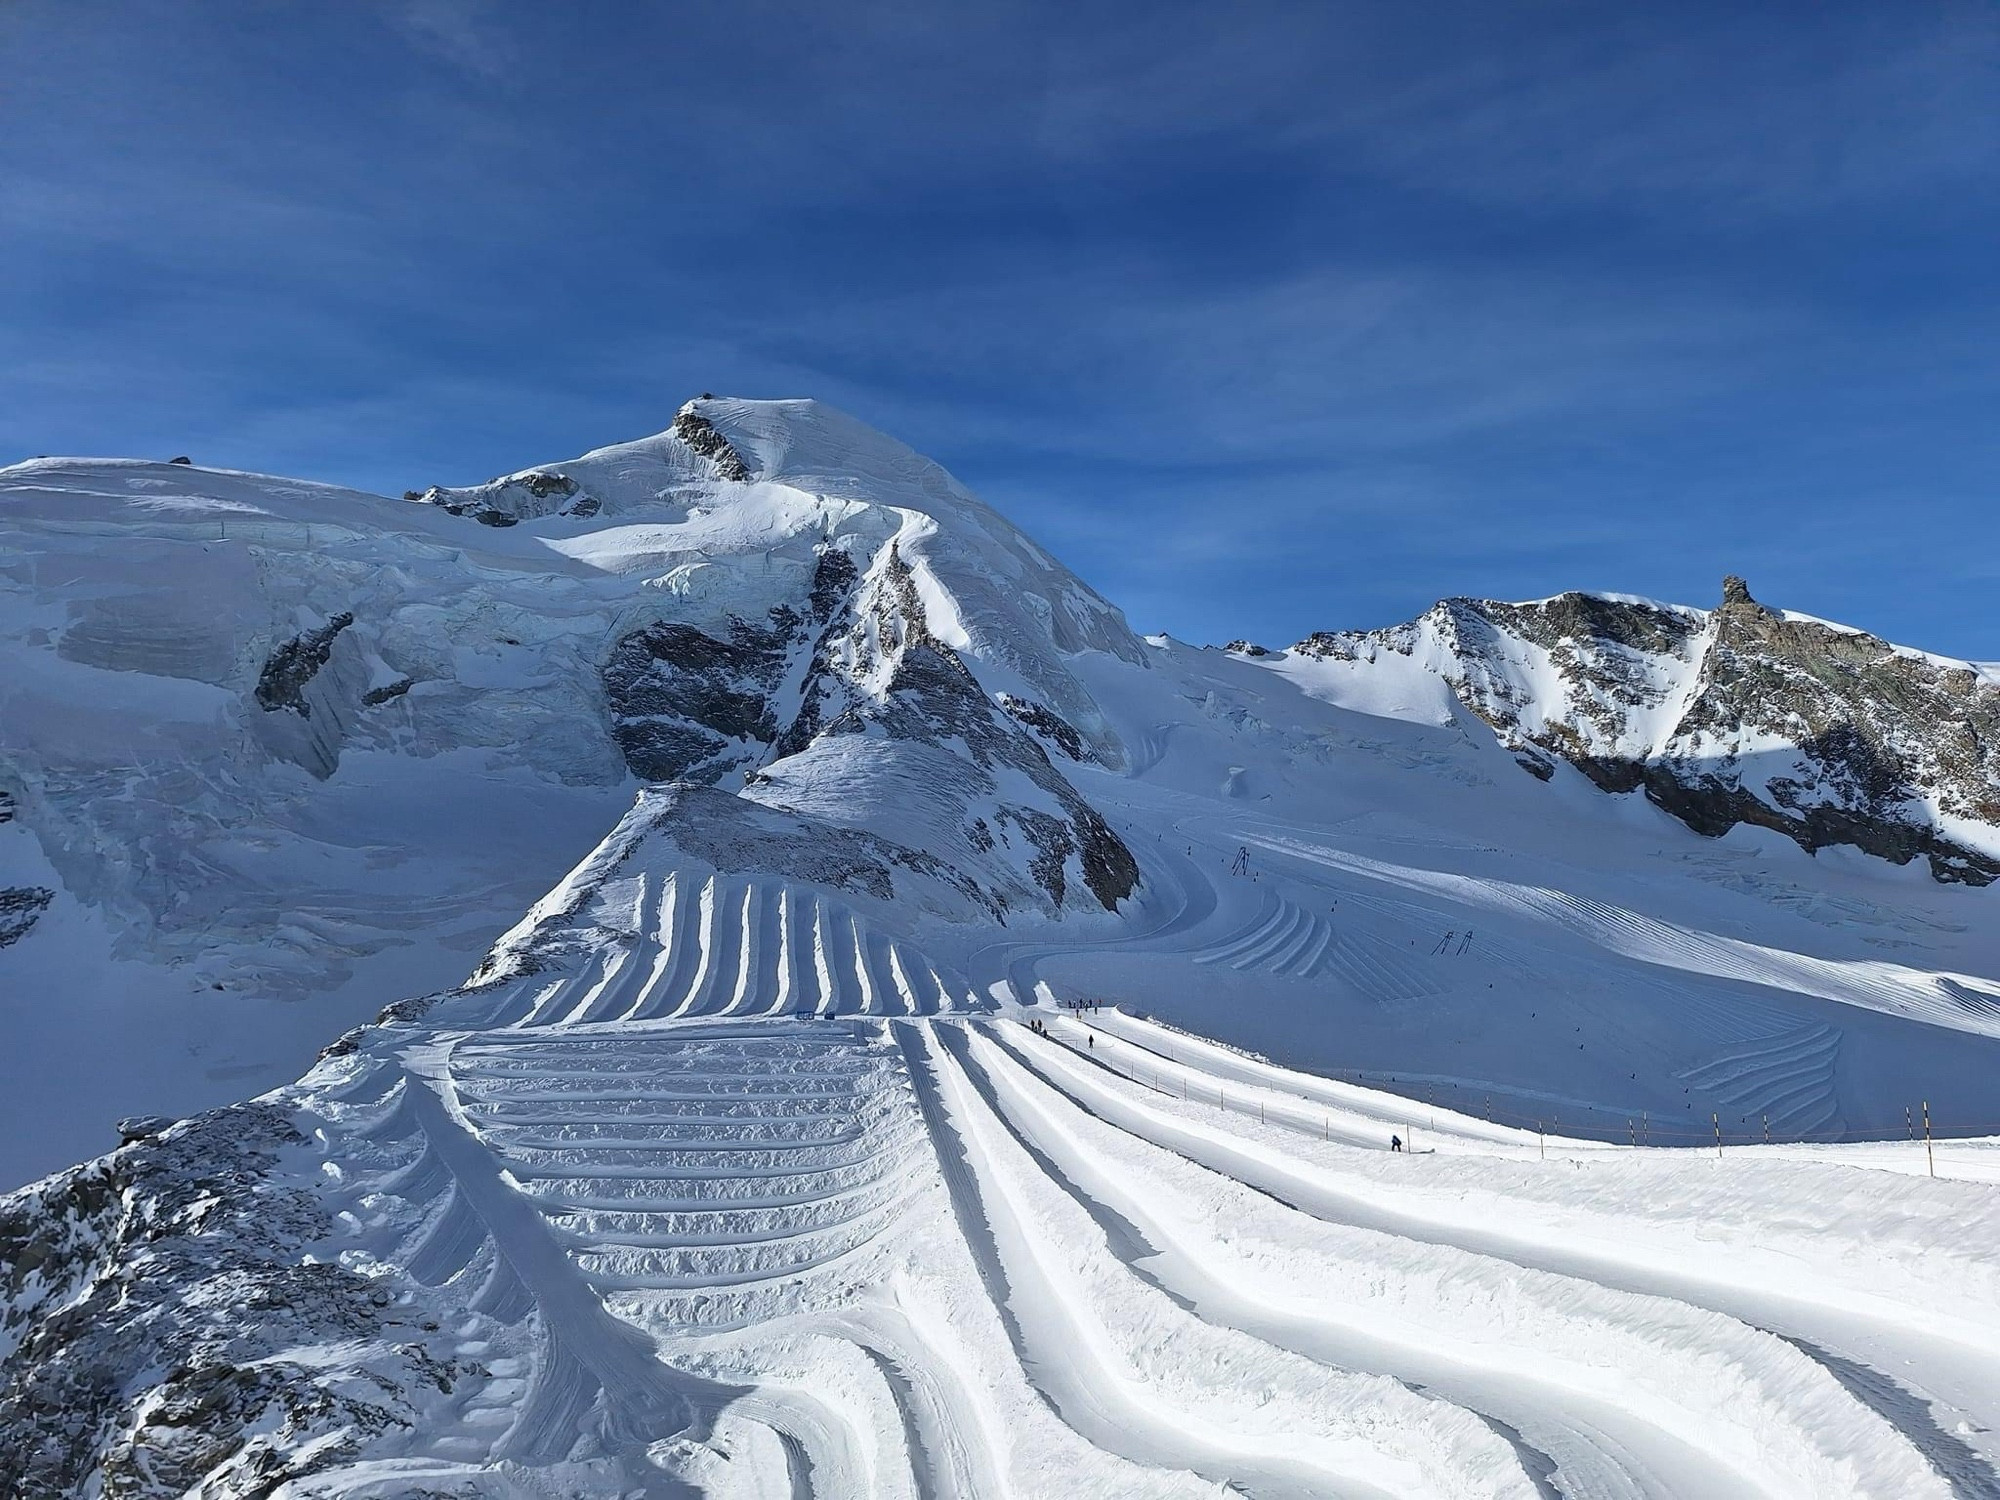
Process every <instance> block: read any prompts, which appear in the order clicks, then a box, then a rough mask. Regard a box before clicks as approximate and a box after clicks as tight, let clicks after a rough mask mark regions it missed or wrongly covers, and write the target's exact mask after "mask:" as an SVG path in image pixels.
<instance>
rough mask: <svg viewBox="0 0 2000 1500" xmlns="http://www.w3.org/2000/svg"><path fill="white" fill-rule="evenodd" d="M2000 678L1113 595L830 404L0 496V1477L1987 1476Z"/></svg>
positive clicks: (1943, 1484) (1305, 1486)
mask: <svg viewBox="0 0 2000 1500" xmlns="http://www.w3.org/2000/svg"><path fill="white" fill-rule="evenodd" d="M1992 692H1993V689H1992V687H1991V686H1990V685H1989V684H1988V682H1987V680H1986V678H1985V676H1984V674H1983V673H1981V672H1980V671H1978V670H1977V669H1974V668H1970V667H1967V666H1965V665H1964V664H1960V663H1947V662H1941V661H1938V660H1936V659H1933V658H1927V657H1921V656H1918V655H1916V654H1914V653H1908V652H1902V651H1899V650H1897V649H1896V648H1893V647H1889V646H1886V645H1884V644H1883V643H1881V642H1879V641H1875V640H1874V639H1873V638H1871V637H1867V636H1862V635H1859V634H1857V633H1854V632H1848V631H1843V630H1840V629H1839V628H1837V627H1832V626H1827V625H1824V624H1822V623H1820V622H1817V621H1812V620H1808V619H1805V618H1804V617H1800V616H1792V615H1782V614H1778V613H1775V612H1771V611H1767V610H1764V609H1762V608H1761V607H1760V606H1757V605H1755V604H1752V603H1751V602H1750V601H1749V599H1748V595H1747V592H1745V591H1743V590H1741V589H1740V588H1738V589H1733V590H1732V592H1731V596H1730V597H1729V598H1728V599H1727V600H1726V601H1725V603H1724V605H1723V607H1722V608H1721V609H1720V610H1717V611H1713V612H1702V611H1697V610H1689V609H1680V608H1676V607H1670V606H1661V605H1651V604H1647V603H1644V602H1643V601H1633V600H1625V599H1617V598H1609V597H1604V596H1592V595H1565V596H1562V597H1561V598H1558V599H1555V600H1550V601H1544V602H1543V603H1541V604H1532V605H1493V604H1473V603H1470V602H1467V601H1453V602H1451V603H1448V604H1446V605H1441V606H1439V608H1438V609H1437V610H1436V611H1433V612H1432V613H1431V614H1430V615H1428V616H1426V617H1425V618H1424V619H1423V620H1421V621H1419V622H1417V623H1416V624H1414V625H1411V626H1406V627H1401V628H1399V629H1397V630H1394V631H1385V632H1376V633H1372V634H1367V635H1346V636H1318V637H1314V638H1313V639H1312V640H1311V641H1308V642H1305V643H1302V644H1301V645H1300V646H1299V647H1297V648H1294V649H1293V650H1292V651H1290V652H1284V653H1276V654H1273V653H1268V652H1262V651H1259V650H1257V649H1255V648H1249V647H1243V648H1241V649H1230V650H1224V651H1216V650H1201V649H1195V648H1190V647H1187V646H1184V645H1182V644H1180V643H1177V642H1174V641H1172V640H1170V639H1167V638H1165V637H1153V638H1148V639H1143V640H1142V639H1140V638H1137V637H1135V636H1134V635H1133V634H1132V633H1131V632H1130V631H1129V630H1128V629H1127V627H1126V625H1125V622H1124V621H1123V619H1122V617H1121V616H1120V615H1119V614H1118V612H1117V611H1116V610H1115V609H1113V608H1112V607H1111V606H1109V605H1108V604H1106V603H1105V602H1104V601H1103V600H1102V599H1101V598H1099V597H1098V596H1097V595H1095V594H1094V593H1092V592H1091V591H1090V590H1089V589H1088V588H1087V587H1086V586H1085V585H1084V584H1082V583H1081V582H1080V581H1078V580H1077V579H1076V578H1075V577H1074V576H1072V575H1071V574H1070V573H1068V572H1067V571H1066V570H1064V569H1063V568H1062V567H1061V566H1060V565H1059V564H1057V563H1056V562H1055V561H1054V560H1052V559H1051V558H1049V557H1047V556H1046V555H1045V554H1044V553H1042V552H1041V551H1040V550H1039V549H1038V548H1037V547H1036V546H1035V545H1034V544H1033V543H1032V542H1030V541H1029V540H1027V539H1026V538H1025V537H1023V536H1022V535H1021V534H1020V533H1019V532H1018V531H1016V530H1015V529H1014V528H1012V527H1011V526H1010V525H1009V524H1008V523H1007V522H1006V521H1005V520H1003V519H1002V518H1000V517H999V516H997V515H996V514H995V513H994V512H992V511H991V510H990V509H988V508H987V507H985V506H984V505H982V504H981V503H980V502H979V501H978V500H977V499H975V498H974V497H972V496H971V495H969V494H968V493H967V492H966V491H965V490H964V489H963V488H962V487H961V486H959V485H958V484H957V483H956V482H955V481H953V480H952V479H951V478H950V477H949V476H948V475H946V474H945V473H944V472H943V471H942V470H941V469H939V468H938V467H937V466H936V465H934V464H931V463H929V462H928V461H926V460H924V459H922V458H920V457H918V456H917V455H915V454H913V453H911V452H910V451H909V450H908V449H906V448H904V447H902V446H901V445H899V444H896V443H894V442H893V441H891V440H889V439H887V438H884V437H882V436H881V435H880V434H877V433H873V432H871V431H869V430H868V429H866V428H864V427H861V426H860V425H859V424H857V423H854V422H853V421H851V420H850V419H848V418H846V417H843V416H841V415H840V414H838V413H835V412H832V411H830V410H828V409H826V408H824V407H821V406H818V405H816V404H814V403H811V402H792V401H788V402H750V401H735V400H717V399H714V398H707V397H704V398H702V399H701V400H699V401H695V402H691V403H689V404H688V406H687V407H685V408H684V409H683V410H682V411H681V413H680V414H679V415H678V416H677V417H676V418H675V419H674V422H673V424H672V426H671V427H670V429H669V430H668V431H666V432H663V433H661V434H659V435H658V436H656V437H653V438H648V439H644V440H641V441H639V442H636V443H629V444H622V445H619V446H616V447H612V448H605V449H600V450H598V451H596V452H593V453H590V454H587V455H585V456H583V457H582V458H579V459H574V460H569V461H566V462H563V463H559V464H550V465H543V466H539V467H537V468H535V469H531V470H524V471H522V472H521V473H518V474H515V475H511V476H508V477H506V478H503V479H499V480H495V481H493V482H492V483H490V484H485V485H479V486H473V487H469V488H464V489H445V488H432V489H428V490H414V491H412V492H410V494H409V495H408V496H406V497H405V498H404V499H402V500H393V499H386V498H382V497H377V496H370V495H361V494H356V493H354V492H350V491H343V490H336V489H331V488H328V487H325V486H319V485H312V484H305V483H301V482H296V481H289V480H280V479H273V478H269V477H265V476H256V475H246V474H237V473H230V472H223V471H213V470H204V469H199V468H195V467H193V466H180V465H155V464H142V463H131V462H122V463H121V462H111V461H81V460H42V461H37V462H35V463H31V464H25V465H19V466H16V467H15V468H12V469H7V470H0V1020H4V1024H5V1025H6V1027H7V1032H6V1036H7V1039H8V1041H9V1043H10V1047H9V1048H8V1049H7V1050H6V1052H5V1053H4V1054H0V1059H3V1060H0V1067H4V1068H5V1069H8V1070H11V1071H9V1072H7V1073H5V1075H4V1076H0V1146H4V1147H5V1149H6V1151H7V1152H8V1153H10V1154H8V1155H7V1156H6V1158H5V1163H4V1164H5V1166H6V1168H7V1170H8V1171H9V1172H10V1173H11V1174H12V1175H11V1176H10V1177H9V1178H8V1179H7V1180H8V1181H19V1180H22V1179H23V1178H25V1177H26V1176H28V1175H31V1174H32V1173H34V1172H38V1171H42V1170H45V1169H47V1168H48V1167H51V1166H54V1165H56V1164H58V1163H59V1162H60V1161H61V1160H66V1159H74V1158H75V1157H79V1156H83V1155H87V1154H89V1153H90V1152H91V1151H92V1150H95V1149H97V1148H96V1147H95V1146H94V1145H92V1144H90V1143H91V1142H92V1141H94V1140H96V1139H99V1138H100V1137H101V1136H103V1135H108V1133H109V1122H110V1121H111V1120H112V1119H114V1118H116V1116H117V1115H119V1114H127V1115H132V1116H135V1118H131V1119H128V1120H125V1121H123V1122H122V1123H121V1125H120V1127H119V1128H120V1133H121V1134H122V1136H123V1137H124V1139H125V1142H126V1143H125V1144H124V1145H122V1146H121V1147H120V1148H119V1149H117V1150H116V1151H113V1152H111V1153H110V1154H108V1155H105V1156H102V1157H99V1158H98V1159H96V1160H94V1161H90V1162H88V1163H87V1164H85V1165H83V1166H80V1167H74V1168H71V1169H69V1170H67V1171H62V1172H57V1173H56V1174H55V1175H53V1176H48V1177H45V1178H44V1179H43V1180H41V1181H39V1182H36V1183H34V1184H32V1185H31V1186H28V1187H26V1188H23V1189H21V1190H20V1191H18V1192H15V1193H13V1194H11V1195H9V1196H7V1197H4V1198H0V1493H4V1494H9V1495H12V1494H20V1495H24V1496H35V1497H41V1496H72V1495H75V1496H98V1497H107V1500H112V1497H117V1500H138V1497H147V1500H151V1497H165V1496H182V1495H200V1496H203V1497H206V1500H222V1497H249V1496H259V1497H265V1496H268V1497H283V1500H307V1497H335V1496H340V1497H348V1500H389V1497H404V1496H413V1495H425V1496H462V1497H472V1496H494V1497H507V1500H522V1497H529V1496H551V1495H563V1496H599V1495H602V1496H606V1497H609V1496H620V1497H626V1496H631V1495H635V1494H645V1495H660V1496H666V1495H686V1494H696V1493H700V1494H714V1495H720V1496H746V1497H748V1496H768V1495H787V1496H799V1495H805V1494H812V1495H819V1496H832V1497H846V1496H871V1497H873V1496H904V1495H908V1496H912V1497H915V1496H944V1495H952V1496H960V1495H964V1496H988V1495H991V1496H1005V1495H1012V1496H1024V1497H1025V1496H1064V1497H1071V1496H1178V1495H1215V1494H1222V1493H1248V1494H1256V1495H1260V1496H1278V1497H1289V1496H1301V1497H1303V1496H1320V1495H1329V1494H1339V1495H1354V1496H1366V1497H1378V1496H1390V1495H1394V1496H1399V1497H1401V1496H1452V1497H1461V1496H1504V1497H1515V1496H1519V1497H1522V1500H1529V1497H1540V1500H1547V1497H1549V1496H1577V1497H1581V1496H1614V1495H1615V1496H1632V1495H1638V1496H1673V1497H1685V1496H1689V1495H1701V1496H1704V1497H1706V1496H1738V1495H1787V1496H1789V1495H1798V1496H1816V1497H1817V1496H1835V1495H1870V1496H1895V1497H1905V1496H1932V1495H1935V1496H1961V1497H1962V1496H1989V1495H1995V1494H2000V1437H1996V1433H2000V1356H1996V1354H1995V1352H1994V1351H1995V1350H1996V1349H2000V1276H1996V1272H1995V1265H1994V1261H1993V1258H1992V1256H1991V1253H1990V1249H1989V1247H1990V1245H1991V1244H1992V1243H1993V1242H1994V1236H1995V1233H1996V1231H2000V1196H1996V1193H1997V1192H2000V1146H1996V1144H1995V1142H1994V1141H1992V1140H1964V1139H1951V1140H1946V1141H1945V1142H1943V1143H1942V1144H1940V1145H1938V1146H1937V1147H1936V1148H1935V1150H1934V1151H1927V1150H1926V1147H1925V1143H1924V1142H1923V1141H1922V1140H1921V1139H1916V1140H1913V1139H1912V1138H1911V1137H1912V1135H1913V1134H1916V1133H1918V1131H1919V1126H1918V1123H1917V1122H1918V1119H1919V1114H1918V1112H1919V1111H1921V1110H1923V1109H1925V1107H1926V1104H1927V1107H1928V1114H1929V1119H1930V1120H1931V1122H1932V1124H1933V1125H1934V1128H1935V1131H1936V1133H1937V1134H1939V1135H1941V1136H1946V1137H1966V1136H1970V1135H1974V1134H1979V1135H1991V1134H1994V1133H1995V1127H1996V1126H2000V1103H1996V1096H1995V1089H1994V1083H1993V1080H1994V1079H1995V1077H2000V926H1996V924H1995V923H1993V922H1992V920H1991V915H1990V906H1991V901H1992V899H1993V896H1992V893H1991V892H1990V891H1987V890H1983V889H1980V888H1979V886H1978V882H1979V881H1980V880H1982V879H1984V878H1986V877H1987V876H1990V875H1991V874H1992V873H1993V861H1994V859H1995V857H1996V855H2000V848H1996V845H1995V843H1994V835H1993V827H1992V818H1993V799H1994V796H1995V791H1996V777H1995V774H1994V767H1993V766H1992V764H1991V763H1990V762H1989V761H1988V760H1987V759H1986V756H1987V754H1988V750H1987V749H1986V747H1987V746H1988V745H1989V744H1990V736H1989V734H1988V728H1987V725H1988V720H1987V718H1986V717H1984V716H1985V715H1987V714H1989V713H1990V712H1991V698H1990V695H1991V693H1992ZM1517 762H1525V763H1529V764H1531V765H1532V767H1533V768H1534V769H1535V771H1536V774H1535V775H1534V776H1524V775H1522V774H1520V771H1519V769H1518V767H1517ZM1593 783H1594V784H1593ZM1640 788H1643V789H1644V791H1645V793H1646V796H1644V797H1634V796H1607V795H1605V790H1606V789H1609V790H1612V791H1621V790H1636V789H1640ZM1668 814H1672V816H1671V817H1670V816H1668ZM1690 825H1691V826H1690ZM1697 830H1698V831H1697ZM1844 846H1855V847H1844ZM1815 850H1816V851H1817V852H1816V853H1814V852H1810V851H1815ZM1860 851H1872V852H1875V853H1880V854H1883V855H1886V856H1888V857H1887V858H1886V859H1877V858H1873V857H1870V854H1869V853H1865V852H1860ZM1918 855H1922V856H1924V857H1925V860H1926V862H1927V866H1928V868H1926V867H1925V866H1920V865H1917V864H1915V858H1916V856H1918ZM1933 872H1934V873H1935V874H1937V875H1938V876H1940V877H1942V878H1941V879H1938V880H1933V879H1932V878H1931V874H1932V873H1933ZM481 955H483V957H482V956H481ZM468 970H469V971H471V972H470V974H469V975H468V972H467V971H468ZM1080 997H1088V998H1091V999H1094V1000H1100V1001H1103V1002H1105V1006H1104V1008H1102V1009H1097V1010H1091V1011H1088V1012H1086V1013H1084V1014H1082V1015H1080V1016H1078V1015H1073V1014H1070V1013H1067V1012H1064V1011H1061V1010H1059V1009H1058V1008H1057V1006H1056V1004H1055V1002H1056V1001H1058V1000H1069V1001H1072V1002H1073V1001H1075V1000H1077V999H1078V998H1080ZM385 1003H387V1009H385V1010H382V1011H381V1014H380V1016H379V1017H378V1018H377V1019H376V1020H375V1021H373V1022H372V1023H369V1024H362V1025H355V1024H354V1023H355V1022H357V1021H360V1020H361V1019H362V1018H363V1016H365V1015H368V1014H372V1013H373V1012H374V1011H376V1010H377V1009H380V1007H382V1006H383V1005H384V1004H385ZM1031 1020H1032V1023H1033V1024H1032V1025H1031V1024H1029V1022H1030V1021H1031ZM1203 1034H1205V1035H1207V1036H1209V1037H1215V1038H1219V1039H1220V1040H1218V1041H1208V1040H1204V1039H1203ZM308 1039H310V1044H308ZM322 1047H323V1049H324V1050H323V1051H322V1052H321V1055H320V1058H319V1061H318V1062H317V1063H316V1064H312V1065H310V1067H309V1068H308V1064H309V1061H310V1058H311V1054H312V1052H313V1051H314V1050H318V1049H320V1048H322ZM302 1071H303V1072H304V1077H302V1078H299V1080H298V1081H297V1082H296V1083H293V1082H287V1081H286V1080H288V1079H290V1078H293V1077H297V1075H298V1074H299V1073H300V1072H302ZM273 1085H276V1086H275V1087H273ZM258 1090H266V1091H265V1092H262V1093H260V1094H259V1096H258V1097H257V1098H255V1099H253V1100H252V1101H251V1102H249V1103H243V1104H232V1103H228V1102H227V1101H229V1100H231V1099H234V1098H240V1097H241V1096H243V1095H244V1094H248V1093H255V1092H257V1091H258ZM218 1104H220V1105H222V1106H223V1107H221V1108H214V1109H210V1111H209V1112H208V1113H197V1112H196V1111H198V1110H200V1109H201V1108H204V1107H207V1106H213V1105H218ZM142 1113H145V1114H160V1113H164V1114H165V1115H166V1116H169V1117H171V1116H182V1115H185V1116H187V1118H184V1119H179V1120H178V1121H176V1120H175V1119H173V1118H136V1116H138V1115H140V1114H142ZM1392 1135H1394V1136H1395V1137H1397V1138H1398V1141H1399V1143H1405V1142H1407V1143H1408V1144H1410V1145H1411V1146H1412V1148H1413V1149H1412V1151H1411V1152H1409V1153H1391V1152H1390V1151H1388V1150H1387V1149H1386V1148H1387V1147H1388V1145H1389V1141H1390V1137H1391V1136H1392ZM1718 1158H1719V1159H1718ZM1933 1164H1934V1165H1935V1167H1936V1169H1937V1172H1938V1177H1937V1178H1936V1179H1935V1180H1934V1179H1933V1178H1932V1177H1931V1176H1929V1175H1926V1174H1927V1172H1928V1169H1929V1168H1930V1167H1931V1166H1932V1165H1933Z"/></svg>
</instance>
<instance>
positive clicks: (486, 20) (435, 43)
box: [388, 0, 518, 79]
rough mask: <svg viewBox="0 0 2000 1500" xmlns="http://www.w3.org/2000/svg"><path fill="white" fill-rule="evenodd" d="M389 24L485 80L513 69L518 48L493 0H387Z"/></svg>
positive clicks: (451, 62) (407, 36) (429, 50)
mask: <svg viewBox="0 0 2000 1500" xmlns="http://www.w3.org/2000/svg"><path fill="white" fill-rule="evenodd" d="M388 14H389V19H390V21H391V23H392V24H393V25H394V26H395V27H396V29H397V30H398V31H400V32H401V33H402V34H403V35H404V36H405V37H406V38H408V39H409V40H410V41H411V42H412V43H414V44H415V45H416V46H418V47H421V48H422V49H424V50H425V51H426V52H430V53H433V54H435V55H436V56H438V57H441V58H443V59H444V60H445V61H446V62H448V63H450V64H451V65H452V66H453V67H456V68H460V69H463V70H464V71H465V72H467V73H471V74H475V75H477V76H478V77H481V78H486V79H499V78H504V77H506V76H507V75H508V74H509V73H510V72H512V71H513V70H514V68H515V66H516V64H517V61H518V52H517V50H516V48H515V47H514V45H513V42H512V40H511V38H510V37H509V35H508V33H507V30H506V27H505V23H504V20H503V17H502V15H501V14H500V11H499V8H498V7H497V6H495V5H494V4H491V3H489V0H388Z"/></svg>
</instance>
